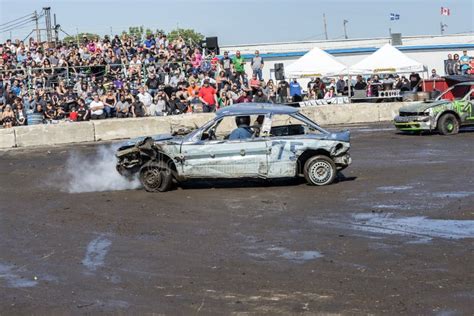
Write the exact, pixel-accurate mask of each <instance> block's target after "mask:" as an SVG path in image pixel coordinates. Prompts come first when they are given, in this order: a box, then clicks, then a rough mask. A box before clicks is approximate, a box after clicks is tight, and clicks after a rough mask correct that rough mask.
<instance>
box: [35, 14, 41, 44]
mask: <svg viewBox="0 0 474 316" xmlns="http://www.w3.org/2000/svg"><path fill="white" fill-rule="evenodd" d="M38 19H39V18H38V12H36V11H35V23H36V28H35V30H36V41H37V42H38V43H41V31H40V29H39V24H38Z"/></svg>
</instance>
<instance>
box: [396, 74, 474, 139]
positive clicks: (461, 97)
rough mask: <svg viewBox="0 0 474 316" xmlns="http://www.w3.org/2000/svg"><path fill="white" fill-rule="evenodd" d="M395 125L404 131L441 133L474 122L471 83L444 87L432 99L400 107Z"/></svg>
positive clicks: (473, 90)
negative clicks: (445, 88)
mask: <svg viewBox="0 0 474 316" xmlns="http://www.w3.org/2000/svg"><path fill="white" fill-rule="evenodd" d="M394 123H395V127H396V128H397V129H399V130H400V131H405V132H422V131H436V130H437V131H438V132H439V133H440V134H442V135H452V134H457V133H458V132H459V128H460V127H461V126H467V125H474V82H463V83H459V84H456V85H454V86H452V87H450V88H448V89H447V90H445V91H444V92H443V93H442V94H441V95H440V96H438V97H437V98H436V99H435V100H429V101H424V102H419V103H415V104H411V105H408V106H404V107H402V108H400V112H399V115H397V116H396V117H395V119H394Z"/></svg>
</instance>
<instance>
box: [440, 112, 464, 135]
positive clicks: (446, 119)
mask: <svg viewBox="0 0 474 316" xmlns="http://www.w3.org/2000/svg"><path fill="white" fill-rule="evenodd" d="M438 131H439V133H440V134H441V135H454V134H457V133H458V132H459V121H458V119H457V118H456V116H454V115H453V114H451V113H446V114H443V115H442V116H441V117H440V118H439V120H438Z"/></svg>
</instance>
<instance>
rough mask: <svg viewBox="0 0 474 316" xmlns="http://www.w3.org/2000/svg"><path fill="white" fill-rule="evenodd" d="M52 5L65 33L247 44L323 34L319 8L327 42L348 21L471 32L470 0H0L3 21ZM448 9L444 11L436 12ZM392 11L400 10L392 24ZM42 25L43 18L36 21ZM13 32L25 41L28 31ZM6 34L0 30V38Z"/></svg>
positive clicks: (372, 33)
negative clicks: (183, 32) (144, 34)
mask: <svg viewBox="0 0 474 316" xmlns="http://www.w3.org/2000/svg"><path fill="white" fill-rule="evenodd" d="M44 6H50V7H51V12H52V13H56V16H57V21H58V23H59V24H60V25H61V27H62V28H63V29H64V30H65V31H66V32H68V33H70V34H72V35H73V34H75V33H76V29H78V30H79V32H91V33H96V34H100V35H105V34H110V32H111V28H112V32H113V34H117V33H121V31H122V30H124V29H127V28H128V27H129V26H138V25H143V26H144V27H149V28H151V29H152V30H156V29H164V30H165V31H169V30H171V29H173V28H175V27H176V26H177V25H179V27H181V28H194V29H196V30H197V31H199V32H201V33H202V34H204V35H207V36H218V37H219V44H221V45H224V44H246V43H263V42H277V41H280V42H281V41H299V40H316V39H324V28H323V18H322V15H323V13H325V14H326V19H327V28H328V35H329V38H330V39H336V38H342V37H343V35H344V29H343V20H344V19H346V20H348V21H349V22H348V24H347V30H348V36H349V38H361V37H378V36H387V35H388V29H389V28H390V27H391V29H392V32H401V33H402V34H403V35H424V34H440V22H441V21H443V23H445V24H447V25H448V27H447V31H446V34H453V33H463V32H469V31H473V30H474V0H332V1H328V0H321V1H319V0H285V1H283V0H220V1H218V0H167V1H163V0H155V1H152V0H147V1H144V0H128V1H124V0H115V1H112V0H96V1H91V0H49V1H45V0H14V1H12V0H0V30H2V24H4V23H7V22H9V21H11V20H14V19H16V18H19V17H22V16H25V15H27V14H29V13H31V12H33V11H34V10H37V11H38V12H39V11H41V9H42V7H44ZM442 6H444V7H448V8H450V10H451V15H450V16H441V15H440V8H441V7H442ZM390 13H397V14H400V20H399V21H390V18H389V15H390ZM41 23H42V24H43V26H44V20H43V21H42V22H41ZM33 26H34V23H32V25H25V26H23V28H21V29H14V30H12V31H11V33H12V37H13V38H21V39H23V38H24V37H26V36H27V35H28V33H29V32H30V31H31V29H32V28H33ZM9 37H10V31H7V32H1V33H0V41H2V42H3V41H5V40H6V39H7V38H9Z"/></svg>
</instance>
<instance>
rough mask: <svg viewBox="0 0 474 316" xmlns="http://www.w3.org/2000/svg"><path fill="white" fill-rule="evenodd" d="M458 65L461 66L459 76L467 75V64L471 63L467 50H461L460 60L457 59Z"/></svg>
mask: <svg viewBox="0 0 474 316" xmlns="http://www.w3.org/2000/svg"><path fill="white" fill-rule="evenodd" d="M459 61H460V65H461V74H462V75H467V74H468V73H467V72H468V70H469V62H470V61H471V57H469V56H468V55H467V50H463V52H462V56H461V58H459Z"/></svg>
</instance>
